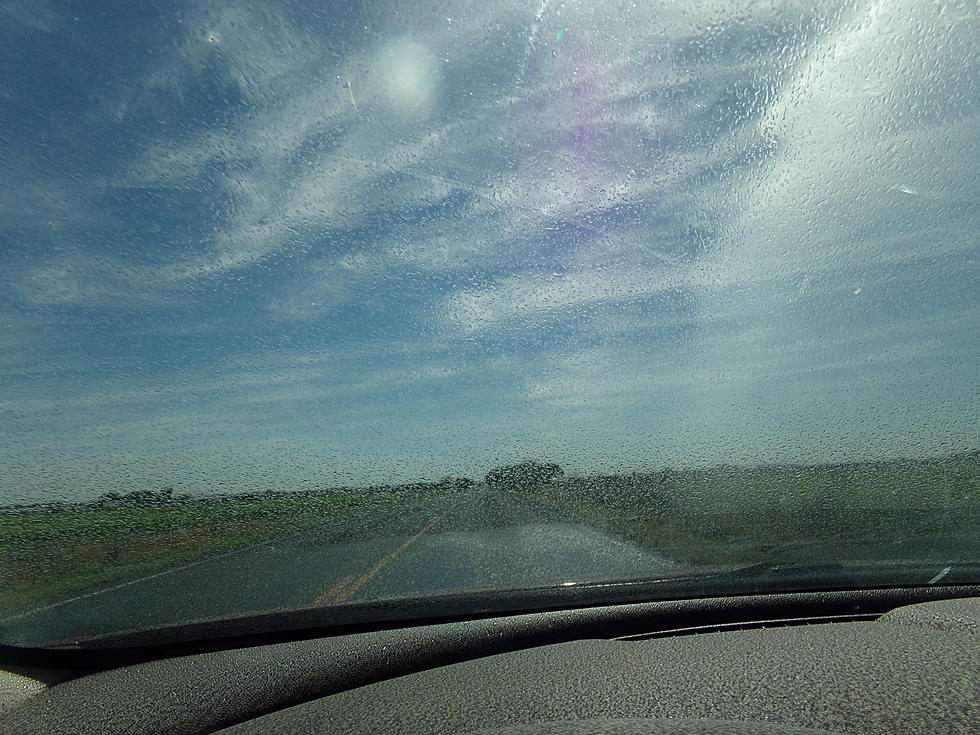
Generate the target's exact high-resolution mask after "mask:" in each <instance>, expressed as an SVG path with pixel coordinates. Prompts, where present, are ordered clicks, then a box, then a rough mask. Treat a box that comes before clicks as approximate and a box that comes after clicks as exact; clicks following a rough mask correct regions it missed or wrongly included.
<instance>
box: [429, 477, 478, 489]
mask: <svg viewBox="0 0 980 735" xmlns="http://www.w3.org/2000/svg"><path fill="white" fill-rule="evenodd" d="M475 484H476V483H475V482H473V480H471V479H470V478H468V477H453V476H452V475H446V476H445V477H443V478H441V479H440V480H439V482H437V483H436V487H439V488H441V489H445V490H451V491H453V492H463V491H464V490H469V489H470V488H471V487H473V486H474V485H475Z"/></svg>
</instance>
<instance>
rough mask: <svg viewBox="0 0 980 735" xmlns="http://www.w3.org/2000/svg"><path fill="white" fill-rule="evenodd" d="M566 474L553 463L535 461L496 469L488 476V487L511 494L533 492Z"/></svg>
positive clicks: (529, 460) (531, 460) (530, 460)
mask: <svg viewBox="0 0 980 735" xmlns="http://www.w3.org/2000/svg"><path fill="white" fill-rule="evenodd" d="M563 474H564V472H563V471H562V468H561V467H559V466H558V465H556V464H554V463H553V462H547V463H542V462H536V461H534V460H533V459H528V460H525V461H524V462H519V463H518V464H512V465H506V466H504V467H495V468H494V469H492V470H490V471H489V472H488V473H487V476H486V483H487V487H489V488H493V489H496V490H507V491H509V492H520V491H527V490H531V489H533V488H536V487H540V486H542V485H549V484H550V483H552V482H554V481H555V480H557V479H558V478H560V477H561V476H562V475H563Z"/></svg>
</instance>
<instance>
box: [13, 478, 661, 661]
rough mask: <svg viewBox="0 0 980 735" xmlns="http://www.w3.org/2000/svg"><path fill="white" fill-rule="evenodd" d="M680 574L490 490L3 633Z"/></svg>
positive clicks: (159, 578)
mask: <svg viewBox="0 0 980 735" xmlns="http://www.w3.org/2000/svg"><path fill="white" fill-rule="evenodd" d="M678 568H679V567H678V565H676V564H675V563H673V562H671V561H669V560H667V559H665V558H663V557H661V556H659V555H657V554H655V553H653V552H650V551H648V550H643V549H640V548H638V547H636V546H634V545H632V544H630V543H628V542H626V541H624V540H622V539H619V538H617V537H614V536H611V535H609V534H607V533H605V532H603V531H600V530H597V529H595V528H590V527H588V526H584V525H581V524H579V523H575V522H573V521H570V520H569V519H567V518H565V517H563V516H562V515H560V514H559V513H557V512H556V511H553V510H550V509H546V508H543V507H541V506H539V505H537V504H536V503H533V502H531V501H529V500H526V499H523V498H521V497H519V496H515V495H512V494H508V493H501V492H491V491H488V490H479V491H474V492H468V493H459V494H454V495H444V496H440V497H433V498H428V499H424V500H413V501H406V503H405V504H403V505H396V506H393V507H389V508H386V509H384V510H381V511H376V512H373V513H369V514H364V515H361V516H358V517H356V518H352V519H347V520H345V521H343V522H340V523H335V524H330V525H325V526H322V527H318V528H314V529H308V530H305V531H303V532H300V533H295V534H290V535H287V536H283V537H279V538H277V539H274V540H271V541H266V542H264V543H261V544H258V545H256V546H252V547H249V548H247V549H244V550H239V551H234V552H230V553H227V554H224V555H221V556H217V557H212V558H210V559H206V560H204V561H201V562H197V563H194V564H190V565H186V566H182V567H177V568H175V569H172V570H168V571H165V572H162V573H158V574H155V575H151V576H149V577H146V578H143V579H139V580H134V581H131V582H127V583H124V584H121V585H116V586H112V587H109V588H107V589H104V590H99V591H95V592H92V593H89V594H86V595H83V596H80V597H76V598H73V599H71V600H66V601H64V602H60V603H56V604H54V605H50V606H47V607H44V608H40V609H39V610H37V611H34V612H32V613H28V614H24V615H20V616H17V617H15V618H8V619H7V620H4V621H0V629H2V630H3V636H4V638H6V640H8V641H11V640H23V641H30V642H32V643H35V644H36V643H38V642H40V641H67V640H71V639H73V638H76V637H87V636H90V635H99V634H102V633H110V632H116V631H123V630H138V629H143V628H149V627H157V626H166V625H172V624H175V623H179V622H186V621H192V620H202V619H210V618H216V617H225V616H228V615H245V614H251V613H260V612H269V611H277V610H288V609H297V608H308V607H313V606H329V605H337V604H342V603H346V602H362V601H371V600H383V599H392V598H400V597H420V596H426V595H433V594H439V593H446V592H459V591H467V590H486V589H501V588H515V587H518V588H519V587H529V586H538V585H548V584H562V583H566V582H583V581H590V580H600V579H624V578H635V577H641V576H642V577H648V576H656V575H657V574H659V573H670V572H671V571H676V570H678Z"/></svg>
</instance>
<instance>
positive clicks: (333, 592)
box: [313, 512, 448, 605]
mask: <svg viewBox="0 0 980 735" xmlns="http://www.w3.org/2000/svg"><path fill="white" fill-rule="evenodd" d="M446 515H448V512H447V513H443V514H442V515H438V516H435V517H434V518H432V519H431V520H430V521H429V522H428V523H426V524H425V526H423V527H422V530H421V531H419V532H418V533H417V534H415V535H414V536H412V537H411V538H410V539H408V540H407V541H406V542H405V543H403V544H402V545H401V546H399V547H398V548H397V549H395V550H394V551H392V552H391V553H390V554H388V555H387V556H386V557H385V558H384V559H382V560H381V561H379V562H378V563H377V564H375V565H374V566H373V567H371V568H370V569H369V570H368V571H367V572H365V573H364V574H362V575H361V576H360V577H358V578H357V579H356V580H355V578H354V575H351V576H350V577H345V578H344V579H342V580H340V581H339V582H338V583H337V584H335V585H334V586H333V587H331V588H330V589H329V590H327V591H326V592H324V593H323V594H322V595H320V596H319V597H317V598H316V600H314V601H313V604H314V605H322V604H324V603H326V602H333V603H338V602H344V601H346V600H348V599H350V597H351V596H352V595H353V594H354V593H355V592H357V591H358V590H359V589H361V587H363V586H364V585H365V584H367V583H368V582H369V581H370V580H371V579H372V578H374V577H375V576H376V575H377V574H378V572H380V571H381V570H382V569H384V568H385V567H386V566H388V565H389V564H390V563H391V562H393V561H394V560H395V559H396V558H397V557H398V555H399V554H401V553H402V552H403V551H405V549H407V548H408V547H409V546H411V545H412V544H414V543H415V542H416V541H418V540H419V538H420V537H421V536H422V535H423V534H425V533H426V532H427V531H428V530H429V529H430V528H432V527H433V526H434V525H436V524H437V523H438V522H439V521H441V520H442V519H443V518H445V517H446ZM351 580H354V581H353V583H352V582H351Z"/></svg>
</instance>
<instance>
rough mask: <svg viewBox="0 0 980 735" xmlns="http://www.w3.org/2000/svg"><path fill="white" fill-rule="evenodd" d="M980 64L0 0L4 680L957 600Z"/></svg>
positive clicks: (365, 8) (692, 38)
mask: <svg viewBox="0 0 980 735" xmlns="http://www.w3.org/2000/svg"><path fill="white" fill-rule="evenodd" d="M976 23H977V15H976V8H975V7H974V6H973V5H972V4H971V3H955V2H950V3H921V2H913V1H911V0H909V1H908V2H902V1H900V0H895V1H894V2H878V1H875V2H870V1H865V0H855V1H854V2H836V1H833V0H828V1H827V2H813V1H812V0H805V1H804V0H800V1H799V2H779V3H768V2H755V1H753V2H747V1H746V2H737V1H736V2H728V1H726V2H722V1H721V0H719V1H718V2H706V3H674V2H667V1H658V0H650V1H649V2H620V1H618V0H594V1H593V0H590V1H588V2H586V1H585V0H582V1H576V0H565V1H560V0H462V1H460V2H448V1H447V2H425V3H414V2H413V3H399V2H365V3H360V2H344V3H326V4H324V3H319V2H307V1H305V0H290V1H288V2H282V3H277V4H273V3H266V2H258V1H255V2H250V1H248V0H243V1H237V0H236V2H230V1H228V2H225V1H222V0H215V1H213V2H209V1H205V0H180V1H179V2H178V1H177V0H159V1H157V2H141V3H133V2H129V1H128V0H126V1H122V0H117V1H112V2H103V3H98V4H95V3H91V2H81V1H80V0H78V1H75V0H67V1H61V0H59V1H58V2H54V1H53V0H3V1H2V2H0V643H6V644H12V645H27V646H37V645H66V644H74V643H75V642H78V641H84V640H87V639H96V638H98V637H100V636H107V635H111V634H116V633H121V632H124V631H125V632H129V633H132V632H138V631H143V630H148V629H154V628H156V629H161V628H169V627H171V626H180V625H182V624H185V623H193V622H200V621H215V620H232V619H235V618H238V617H241V616H249V615H257V614H262V615H264V616H265V617H263V618H262V620H263V621H265V622H264V623H263V625H266V626H269V627H275V625H276V624H277V623H276V620H277V617H276V615H275V613H284V612H289V611H298V610H305V611H311V610H312V611H315V612H317V613H318V614H321V615H323V616H326V617H323V618H322V619H323V620H327V619H329V620H335V621H340V622H343V621H344V620H347V619H350V618H345V615H347V614H352V613H350V611H353V610H356V611H357V615H359V616H360V617H359V619H360V620H371V619H374V618H373V617H372V616H381V615H382V614H391V612H390V611H391V610H392V609H393V607H392V601H403V607H401V608H399V609H402V610H412V611H415V612H412V613H411V614H413V615H415V614H418V615H423V614H430V613H433V611H434V612H439V611H440V610H447V609H449V608H447V607H446V606H447V605H449V603H448V602H447V600H450V599H451V600H454V601H455V602H454V603H453V604H454V605H457V607H458V609H466V605H467V604H471V605H473V606H475V608H478V609H480V610H491V611H492V610H501V611H504V610H507V609H514V608H515V607H523V608H530V607H534V606H541V605H549V604H560V603H561V601H562V600H567V599H572V598H569V597H567V595H570V594H572V593H573V592H572V591H574V593H575V594H578V595H580V597H578V598H575V599H581V600H585V599H586V598H587V599H588V600H589V601H595V602H601V601H603V600H609V599H612V597H611V595H613V594H615V595H618V597H617V598H616V599H651V598H656V597H658V596H660V597H672V596H673V597H683V596H685V595H692V594H695V593H696V594H712V593H722V592H724V593H725V594H731V593H738V592H740V591H744V592H752V591H756V590H758V589H762V588H763V585H762V582H760V581H759V579H760V577H759V576H758V575H754V574H752V573H751V570H753V569H756V570H759V569H768V570H769V572H768V573H767V575H765V580H767V581H766V582H765V589H767V590H797V589H812V588H827V587H835V586H840V585H842V584H845V582H842V581H841V580H842V579H857V577H853V576H851V577H846V576H845V577H842V576H841V574H842V570H847V574H849V575H852V574H856V573H857V572H856V571H855V570H860V574H861V575H863V576H861V577H860V578H861V579H862V580H864V583H866V584H872V585H889V584H899V583H901V584H906V583H916V584H946V583H952V580H957V581H960V582H962V581H964V580H965V581H974V582H976V581H980V577H978V576H977V574H976V572H975V571H969V569H971V567H970V566H969V565H970V564H971V563H973V562H978V561H980V539H978V532H977V528H978V525H980V491H978V486H980V456H978V452H977V450H978V434H980V410H978V405H980V404H978V397H980V378H978V371H977V367H976V366H977V364H978V361H980V350H978V341H977V338H976V337H977V334H978V323H980V320H978V315H980V289H978V288H977V283H978V255H980V248H978V244H977V243H978V227H977V225H978V219H980V208H978V183H977V182H978V177H977V166H976V162H977V161H980V125H978V122H980V117H978V113H980V96H978V95H980V55H978V52H977V45H976V27H977V26H976ZM753 565H755V566H753ZM746 567H748V569H746ZM773 569H776V570H782V571H781V572H780V573H775V572H773ZM733 570H741V571H740V572H736V571H733ZM964 570H966V571H964ZM654 583H656V584H654ZM615 590H618V591H616V592H614V591H615ZM517 592H520V595H516V594H515V593H517ZM563 595H565V597H563ZM583 595H584V597H583ZM589 595H591V596H589ZM409 600H411V601H413V602H412V603H411V605H409V603H408V602H404V601H409ZM467 601H470V602H467ZM400 604H402V603H400ZM426 605H429V607H426ZM459 606H462V607H459ZM454 609H457V608H454ZM383 610H387V611H388V612H387V613H383V612H382V611H383ZM405 614H406V615H407V614H408V613H405ZM331 616H332V617H331Z"/></svg>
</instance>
